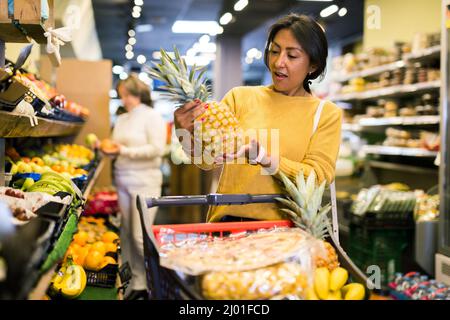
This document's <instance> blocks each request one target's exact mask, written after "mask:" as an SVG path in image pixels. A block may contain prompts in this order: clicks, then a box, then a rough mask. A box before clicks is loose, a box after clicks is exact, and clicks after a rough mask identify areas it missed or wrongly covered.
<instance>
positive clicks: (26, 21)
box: [0, 0, 55, 43]
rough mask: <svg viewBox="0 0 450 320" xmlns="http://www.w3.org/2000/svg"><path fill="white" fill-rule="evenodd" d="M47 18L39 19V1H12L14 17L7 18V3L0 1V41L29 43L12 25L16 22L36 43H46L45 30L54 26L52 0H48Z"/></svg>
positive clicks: (5, 0) (3, 0) (4, 0)
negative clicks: (44, 19)
mask: <svg viewBox="0 0 450 320" xmlns="http://www.w3.org/2000/svg"><path fill="white" fill-rule="evenodd" d="M48 6H49V18H48V20H46V21H45V22H42V19H41V0H14V17H9V16H8V1H7V0H2V1H0V40H3V41H5V42H19V43H27V42H29V41H28V39H27V37H26V36H25V35H24V34H23V33H22V32H21V31H20V30H19V29H18V28H17V27H16V26H15V25H14V24H13V21H17V22H18V23H19V24H20V26H21V27H22V28H23V29H24V30H25V31H26V33H27V34H28V35H29V36H30V37H31V38H33V39H34V40H35V41H36V42H37V43H46V42H47V39H46V38H45V36H44V32H45V28H49V27H52V28H53V27H54V26H55V17H54V10H53V8H54V0H48Z"/></svg>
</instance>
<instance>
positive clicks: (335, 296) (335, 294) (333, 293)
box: [327, 290, 342, 300]
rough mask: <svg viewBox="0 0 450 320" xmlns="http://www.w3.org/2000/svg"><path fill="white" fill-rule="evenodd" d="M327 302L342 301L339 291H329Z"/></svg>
mask: <svg viewBox="0 0 450 320" xmlns="http://www.w3.org/2000/svg"><path fill="white" fill-rule="evenodd" d="M327 300H342V293H341V290H336V291H330V292H329V293H328V297H327Z"/></svg>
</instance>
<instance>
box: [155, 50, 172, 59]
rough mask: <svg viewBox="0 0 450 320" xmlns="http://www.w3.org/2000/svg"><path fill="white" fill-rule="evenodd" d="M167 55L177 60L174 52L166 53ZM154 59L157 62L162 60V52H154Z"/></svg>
mask: <svg viewBox="0 0 450 320" xmlns="http://www.w3.org/2000/svg"><path fill="white" fill-rule="evenodd" d="M166 53H167V54H168V55H169V57H171V58H172V59H175V53H174V52H167V51H166ZM152 58H153V59H155V60H160V59H161V52H159V51H153V53H152Z"/></svg>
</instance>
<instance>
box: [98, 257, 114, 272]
mask: <svg viewBox="0 0 450 320" xmlns="http://www.w3.org/2000/svg"><path fill="white" fill-rule="evenodd" d="M108 264H117V262H116V260H114V258H113V257H110V256H106V257H104V258H103V260H102V264H101V267H100V269H103V268H104V267H106V266H107V265H108Z"/></svg>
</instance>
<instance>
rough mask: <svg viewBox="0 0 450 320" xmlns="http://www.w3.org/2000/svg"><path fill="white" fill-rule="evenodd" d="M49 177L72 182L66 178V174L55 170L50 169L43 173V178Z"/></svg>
mask: <svg viewBox="0 0 450 320" xmlns="http://www.w3.org/2000/svg"><path fill="white" fill-rule="evenodd" d="M48 178H53V179H56V180H58V181H66V182H68V183H69V182H70V180H68V179H66V178H65V177H64V176H62V175H60V174H59V173H56V172H54V171H49V172H44V173H43V174H42V175H41V180H42V179H43V180H47V179H48Z"/></svg>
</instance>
